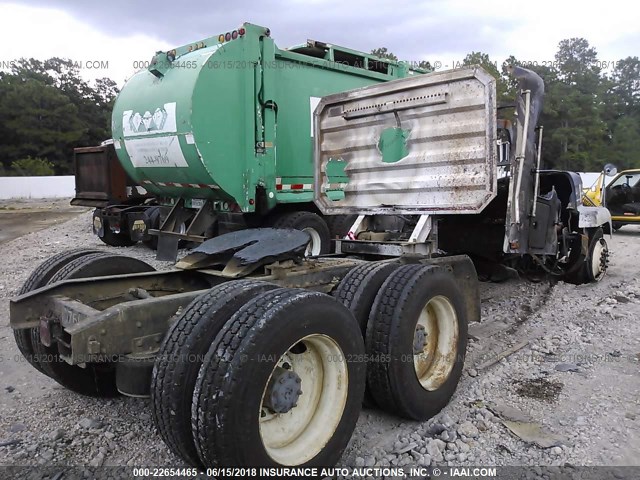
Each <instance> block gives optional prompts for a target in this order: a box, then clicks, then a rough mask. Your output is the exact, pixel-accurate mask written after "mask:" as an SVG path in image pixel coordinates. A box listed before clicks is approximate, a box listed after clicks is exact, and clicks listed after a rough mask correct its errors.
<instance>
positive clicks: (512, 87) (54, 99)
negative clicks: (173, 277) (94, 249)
mask: <svg viewBox="0 0 640 480" xmlns="http://www.w3.org/2000/svg"><path fill="white" fill-rule="evenodd" d="M371 53H373V54H376V55H378V56H380V57H382V58H388V59H393V60H397V57H396V56H395V55H394V54H393V53H391V52H389V51H388V50H387V48H384V47H383V48H378V49H375V50H372V52H371ZM462 64H463V65H474V64H479V65H482V66H483V67H484V68H485V69H486V70H487V71H488V72H489V73H491V74H492V75H493V76H494V77H495V78H496V80H497V95H498V102H499V104H502V105H509V104H513V99H514V96H515V93H516V88H517V86H516V83H515V81H514V80H513V79H512V78H510V77H509V76H508V75H507V72H506V66H507V65H509V64H512V65H521V66H524V67H526V68H530V69H532V70H534V71H535V72H536V73H538V74H539V75H540V76H541V77H542V78H543V80H544V82H545V91H546V94H545V102H544V109H543V113H542V117H541V119H540V124H542V125H544V127H545V129H544V132H545V134H544V142H543V150H542V159H543V162H544V163H543V165H544V167H545V168H556V169H565V170H574V171H599V170H601V169H602V166H603V165H604V164H606V163H613V164H615V165H616V166H617V167H618V169H625V168H633V167H635V168H640V153H639V152H640V60H639V59H638V57H627V58H625V59H621V60H619V61H616V62H601V61H600V60H599V59H598V55H597V52H596V50H595V48H593V47H592V46H590V45H589V42H588V41H587V40H585V39H584V38H570V39H567V40H563V41H561V42H560V44H559V45H558V51H557V52H556V54H555V57H554V60H553V61H548V62H543V63H542V64H541V65H538V64H535V63H534V64H529V63H526V62H522V61H519V60H518V59H517V58H515V57H514V56H510V57H509V58H507V59H506V60H505V61H504V62H502V64H498V63H497V62H495V61H492V59H491V58H490V57H489V55H488V54H486V53H482V52H471V53H469V54H468V55H467V56H466V57H465V58H464V60H463V62H462ZM610 64H612V65H610ZM418 67H420V68H423V69H425V70H430V69H431V65H430V64H429V62H426V61H423V62H420V64H419V65H418ZM603 67H605V68H603ZM606 67H611V68H606ZM117 93H118V88H117V85H116V83H115V82H114V81H113V80H111V79H109V78H101V79H98V80H96V81H95V82H94V83H93V84H92V85H90V84H89V83H88V82H86V81H85V80H83V79H82V77H81V76H80V72H79V68H78V64H77V63H76V62H73V61H72V60H69V59H61V58H50V59H48V60H45V61H40V60H36V59H33V58H30V59H21V60H18V61H16V62H12V63H11V67H10V70H9V71H5V72H0V176H1V175H33V174H36V175H38V174H39V175H48V174H52V173H55V174H71V173H73V149H74V148H75V147H82V146H92V145H98V144H100V142H102V141H103V140H105V139H107V138H110V137H111V109H112V107H113V102H114V100H115V97H116V95H117Z"/></svg>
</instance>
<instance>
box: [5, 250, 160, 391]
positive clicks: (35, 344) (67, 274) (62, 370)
mask: <svg viewBox="0 0 640 480" xmlns="http://www.w3.org/2000/svg"><path fill="white" fill-rule="evenodd" d="M150 271H154V269H153V267H151V266H149V265H148V264H146V263H144V262H142V261H140V260H137V259H134V258H129V257H123V256H121V255H112V254H109V253H106V252H99V251H92V250H72V251H69V252H63V253H62V254H59V255H56V256H54V257H52V258H50V259H49V260H47V262H45V263H43V264H42V265H41V266H40V267H38V268H37V269H36V270H35V271H34V272H33V273H32V276H31V277H29V279H27V282H25V285H24V286H23V289H25V288H32V289H33V288H39V287H42V286H45V285H49V284H54V283H56V282H60V281H63V280H69V279H73V278H87V277H100V276H105V275H117V274H124V273H139V272H150ZM36 285H37V287H36ZM21 291H22V290H21ZM23 293H26V292H23ZM16 332H26V333H21V334H20V337H21V341H22V344H21V343H20V342H16V343H18V348H20V349H21V351H22V349H25V351H27V354H30V356H26V358H27V360H28V361H29V362H30V363H31V364H32V365H33V366H34V367H35V368H36V369H38V370H39V371H40V372H42V373H44V374H45V375H47V376H49V377H51V378H52V379H53V380H55V381H56V382H57V383H59V384H60V385H62V386H63V387H65V388H68V389H69V390H72V391H74V392H76V393H80V394H82V395H88V396H97V397H111V396H116V395H118V390H117V388H116V381H115V367H114V365H113V364H111V363H107V362H104V363H87V364H86V366H85V367H84V368H83V367H80V366H78V365H70V364H68V363H67V362H66V361H64V360H63V359H62V358H60V355H59V353H58V348H57V345H55V344H54V345H52V346H49V347H48V346H46V345H44V344H42V343H41V341H40V331H39V329H38V328H31V329H28V330H17V331H16ZM26 335H28V342H26V341H25V339H26ZM28 346H30V349H29V350H26V349H27V347H28ZM24 353H25V352H23V354H24Z"/></svg>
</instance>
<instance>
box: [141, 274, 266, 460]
mask: <svg viewBox="0 0 640 480" xmlns="http://www.w3.org/2000/svg"><path fill="white" fill-rule="evenodd" d="M276 288H278V286H277V285H274V284H270V283H266V282H260V281H256V280H235V281H230V282H226V283H224V284H222V285H219V286H216V287H214V288H212V289H211V290H209V291H208V292H206V293H204V294H202V295H200V296H199V297H198V298H196V299H195V300H194V301H193V302H191V303H190V304H189V305H188V306H187V307H186V309H185V310H184V312H183V313H182V315H180V317H178V319H177V320H176V321H175V322H174V323H173V324H172V325H171V328H170V329H169V332H168V333H167V335H166V337H165V339H164V340H163V342H162V345H161V346H160V351H159V352H158V355H157V357H156V362H155V365H154V368H153V374H152V377H151V409H152V413H153V419H154V422H155V425H156V427H157V428H158V431H159V433H160V435H161V436H162V438H163V440H164V441H165V443H166V444H167V446H168V447H169V448H170V449H171V450H172V451H173V452H174V453H175V454H176V455H179V456H180V457H182V458H184V459H185V460H186V461H187V462H189V463H190V464H191V465H194V466H200V459H199V458H198V452H197V451H196V447H195V444H194V442H193V435H192V433H191V401H192V398H193V389H194V386H195V383H196V379H197V377H198V371H199V370H200V366H201V365H202V358H203V357H204V356H205V354H206V353H207V350H209V347H210V346H211V342H212V341H213V339H214V338H215V337H216V335H217V334H218V332H219V331H220V329H221V328H222V326H223V325H224V324H225V323H226V322H227V321H228V320H229V318H230V317H231V316H232V315H233V314H234V313H236V312H237V311H238V310H239V309H240V307H242V306H243V305H244V304H245V303H247V302H248V301H249V300H251V299H252V298H253V297H255V296H257V295H258V294H260V293H263V292H265V291H267V290H273V289H276Z"/></svg>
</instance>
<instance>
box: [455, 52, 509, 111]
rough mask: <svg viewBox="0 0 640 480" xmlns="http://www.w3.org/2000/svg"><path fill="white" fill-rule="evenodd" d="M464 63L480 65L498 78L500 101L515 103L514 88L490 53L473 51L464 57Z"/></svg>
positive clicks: (497, 86)
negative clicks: (499, 69)
mask: <svg viewBox="0 0 640 480" xmlns="http://www.w3.org/2000/svg"><path fill="white" fill-rule="evenodd" d="M462 65H463V66H471V65H480V66H481V67H482V68H484V69H485V70H486V71H487V72H488V73H490V74H491V75H492V76H493V77H494V78H495V79H496V96H497V101H498V103H499V104H502V103H513V96H514V90H512V88H511V84H510V82H509V81H508V79H507V78H506V77H505V76H504V75H503V74H502V73H501V72H500V71H498V64H497V62H493V61H492V60H491V58H490V57H489V55H487V54H486V53H482V52H471V53H469V54H467V56H466V57H464V60H463V61H462Z"/></svg>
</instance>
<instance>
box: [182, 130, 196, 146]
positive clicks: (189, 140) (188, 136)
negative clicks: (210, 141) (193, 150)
mask: <svg viewBox="0 0 640 480" xmlns="http://www.w3.org/2000/svg"><path fill="white" fill-rule="evenodd" d="M184 139H185V140H186V141H187V144H189V145H193V144H194V143H196V140H195V139H194V138H193V133H187V134H186V135H185V136H184Z"/></svg>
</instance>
